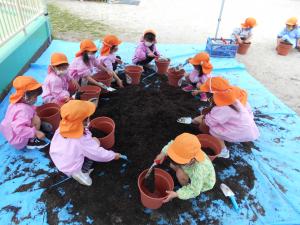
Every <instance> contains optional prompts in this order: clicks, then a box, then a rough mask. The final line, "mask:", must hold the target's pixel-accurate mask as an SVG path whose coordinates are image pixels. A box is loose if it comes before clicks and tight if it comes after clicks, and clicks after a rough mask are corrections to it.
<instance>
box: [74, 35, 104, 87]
mask: <svg viewBox="0 0 300 225" xmlns="http://www.w3.org/2000/svg"><path fill="white" fill-rule="evenodd" d="M96 52H97V47H96V45H95V43H94V42H93V41H91V40H88V39H86V40H83V41H82V42H81V43H80V51H79V52H77V53H76V58H75V59H74V60H73V62H72V63H71V65H70V67H69V74H70V76H71V77H72V78H73V79H74V80H76V81H77V82H79V81H81V82H80V83H81V84H80V85H82V86H84V85H87V83H88V82H90V83H92V84H94V85H97V86H99V87H100V84H99V83H98V82H97V81H96V80H95V79H93V77H92V75H93V74H95V73H96V72H97V71H98V69H101V70H103V71H107V72H109V71H108V70H106V68H105V67H104V66H102V65H100V64H99V63H98V62H97V60H96V58H95V54H96Z"/></svg>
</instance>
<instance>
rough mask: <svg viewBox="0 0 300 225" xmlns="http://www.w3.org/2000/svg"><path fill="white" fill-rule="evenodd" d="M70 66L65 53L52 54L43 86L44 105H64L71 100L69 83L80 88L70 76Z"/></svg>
mask: <svg viewBox="0 0 300 225" xmlns="http://www.w3.org/2000/svg"><path fill="white" fill-rule="evenodd" d="M68 66H69V64H68V59H67V57H66V56H65V55H64V54H63V53H53V54H52V56H51V64H50V65H49V67H48V75H47V77H46V79H45V81H44V84H43V94H42V98H43V101H44V103H56V104H58V105H63V104H64V103H65V102H68V101H69V100H70V93H69V91H68V87H69V83H70V82H72V83H73V85H74V86H75V87H77V89H78V88H79V84H78V83H77V81H75V80H73V79H72V78H71V77H70V76H69V74H68Z"/></svg>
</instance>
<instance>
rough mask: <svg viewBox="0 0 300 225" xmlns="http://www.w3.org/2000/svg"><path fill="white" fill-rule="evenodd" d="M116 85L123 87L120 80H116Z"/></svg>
mask: <svg viewBox="0 0 300 225" xmlns="http://www.w3.org/2000/svg"><path fill="white" fill-rule="evenodd" d="M117 85H118V86H119V87H120V88H123V87H124V85H123V81H122V80H121V79H118V80H117Z"/></svg>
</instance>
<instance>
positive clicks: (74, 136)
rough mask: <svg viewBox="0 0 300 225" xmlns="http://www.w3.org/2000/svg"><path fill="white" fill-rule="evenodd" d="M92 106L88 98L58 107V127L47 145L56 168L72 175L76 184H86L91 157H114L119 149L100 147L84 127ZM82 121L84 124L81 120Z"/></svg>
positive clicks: (109, 159)
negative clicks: (59, 110) (112, 149)
mask: <svg viewBox="0 0 300 225" xmlns="http://www.w3.org/2000/svg"><path fill="white" fill-rule="evenodd" d="M95 110H96V106H95V105H94V104H93V103H91V102H88V101H81V100H70V101H69V102H68V103H66V104H64V105H63V106H62V107H61V118H62V120H61V121H60V124H59V128H58V129H57V130H56V132H55V134H54V136H53V139H52V143H51V146H50V156H51V159H52V160H53V162H54V164H55V166H56V167H57V168H58V170H59V171H61V172H63V173H64V174H66V175H67V176H72V177H73V178H74V179H75V180H77V181H78V182H79V183H80V184H83V185H87V186H90V185H92V179H91V178H90V176H89V175H90V173H91V171H92V170H91V166H92V163H91V162H92V161H98V162H109V161H111V160H114V159H115V160H118V159H119V158H120V154H119V153H115V152H113V151H109V150H106V149H104V148H102V147H100V143H99V141H98V139H96V138H93V137H92V135H91V132H90V131H89V130H88V129H87V126H88V118H89V116H91V115H92V114H93V113H94V112H95ZM84 123H85V124H84Z"/></svg>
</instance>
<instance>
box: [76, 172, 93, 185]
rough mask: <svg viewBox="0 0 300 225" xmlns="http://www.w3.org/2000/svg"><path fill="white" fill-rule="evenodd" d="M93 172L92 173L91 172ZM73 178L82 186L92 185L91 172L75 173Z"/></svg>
mask: <svg viewBox="0 0 300 225" xmlns="http://www.w3.org/2000/svg"><path fill="white" fill-rule="evenodd" d="M91 172H92V171H91ZM72 177H73V178H74V179H75V180H77V181H78V182H79V183H80V184H82V185H86V186H91V185H92V178H90V172H88V173H83V172H82V171H81V170H80V171H78V172H76V173H73V174H72Z"/></svg>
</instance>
